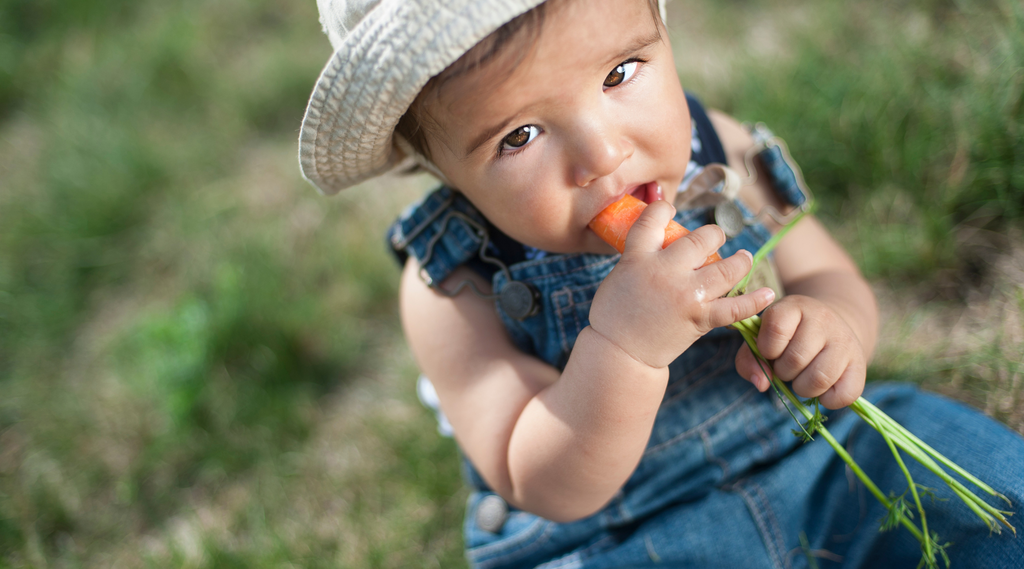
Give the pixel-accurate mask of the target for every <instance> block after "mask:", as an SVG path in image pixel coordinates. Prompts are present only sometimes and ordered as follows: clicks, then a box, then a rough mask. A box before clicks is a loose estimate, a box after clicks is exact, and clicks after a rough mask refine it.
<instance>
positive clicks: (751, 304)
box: [701, 288, 775, 333]
mask: <svg viewBox="0 0 1024 569" xmlns="http://www.w3.org/2000/svg"><path fill="white" fill-rule="evenodd" d="M773 300H775V292H774V291H772V289H770V288H762V289H758V290H756V291H754V292H752V293H750V294H741V295H740V296H733V297H724V298H716V299H715V300H712V301H711V302H709V303H708V304H707V305H706V306H707V308H706V309H705V310H704V318H703V319H704V321H703V322H702V323H701V327H702V328H703V332H705V333H707V332H709V331H710V330H711V329H712V328H718V327H720V326H728V325H730V324H733V323H735V322H739V321H740V320H744V319H747V318H750V317H751V316H753V315H755V314H757V313H758V312H761V311H762V310H764V309H765V307H767V306H768V305H769V304H771V303H772V301H773Z"/></svg>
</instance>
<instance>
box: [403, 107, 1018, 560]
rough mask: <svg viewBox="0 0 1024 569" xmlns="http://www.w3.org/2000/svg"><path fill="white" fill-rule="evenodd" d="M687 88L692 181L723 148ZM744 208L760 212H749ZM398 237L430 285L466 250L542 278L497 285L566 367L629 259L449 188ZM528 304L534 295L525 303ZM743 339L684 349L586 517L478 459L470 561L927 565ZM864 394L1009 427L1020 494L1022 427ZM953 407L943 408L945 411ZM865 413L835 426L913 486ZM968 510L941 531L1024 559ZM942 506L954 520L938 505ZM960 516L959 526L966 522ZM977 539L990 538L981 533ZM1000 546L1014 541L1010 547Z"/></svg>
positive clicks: (902, 390)
mask: <svg viewBox="0 0 1024 569" xmlns="http://www.w3.org/2000/svg"><path fill="white" fill-rule="evenodd" d="M687 99H688V103H689V107H690V114H691V117H692V119H693V127H694V133H693V140H694V143H693V159H692V161H691V164H690V165H689V166H690V167H689V169H688V173H687V178H686V179H684V182H683V183H684V185H685V184H686V183H687V181H688V180H690V179H692V178H693V175H695V174H696V173H697V172H698V171H699V170H700V168H701V167H703V166H705V165H707V164H709V163H713V162H720V163H724V162H725V154H724V152H723V151H722V147H721V143H720V142H719V140H718V137H717V135H716V134H715V132H714V129H713V128H712V127H711V124H710V122H709V121H708V119H707V116H706V114H705V113H704V110H703V109H702V108H701V106H700V104H699V103H698V102H697V101H696V100H695V99H693V98H691V97H689V96H688V97H687ZM772 177H773V184H774V185H776V186H777V187H778V186H779V185H785V184H786V183H787V182H786V179H785V176H772ZM778 189H779V191H780V193H781V194H783V195H785V193H786V192H790V193H792V188H790V187H783V188H778ZM739 205H740V207H741V209H742V204H739ZM743 214H744V215H745V216H747V217H751V212H749V211H746V210H743ZM711 215H713V214H712V212H711V211H710V208H708V207H700V208H695V209H688V210H685V209H684V210H680V211H678V213H677V215H676V218H675V219H676V221H678V222H679V223H681V224H682V225H684V226H685V227H687V228H688V229H691V230H692V229H695V228H697V227H699V226H701V225H704V224H706V223H710V222H713V219H711V218H710V216H711ZM769 238H770V235H769V233H768V231H767V230H766V229H765V228H764V227H763V226H761V225H760V224H757V223H753V224H750V225H747V226H745V227H744V228H743V229H742V231H741V232H740V233H739V234H738V235H736V236H735V237H733V238H731V239H729V240H728V241H727V242H726V244H725V245H724V246H723V247H722V248H721V249H720V253H721V255H722V257H726V256H728V255H731V254H732V253H734V252H735V251H737V250H738V249H740V248H744V249H747V250H749V251H751V252H754V251H756V250H757V249H758V248H759V247H760V246H761V245H762V244H763V243H764V242H765V241H766V240H767V239H769ZM389 241H390V242H391V245H392V247H393V248H394V250H395V251H396V252H397V253H398V254H399V257H400V259H401V260H404V256H405V255H408V254H412V255H415V256H416V258H417V259H418V260H419V261H420V263H421V265H422V266H423V267H424V274H423V275H422V276H423V277H424V279H425V280H426V281H427V282H428V283H439V282H441V281H442V280H443V279H444V278H445V277H447V276H448V275H449V274H450V273H451V272H452V271H453V270H454V269H455V267H457V266H459V265H462V264H466V265H467V266H469V267H470V268H472V269H474V270H476V271H477V272H479V273H481V274H483V275H486V276H487V277H488V278H491V280H492V284H493V290H494V291H502V290H503V289H505V287H506V286H507V285H509V283H512V282H518V283H528V285H529V287H532V290H531V292H532V294H533V295H534V296H533V297H532V298H526V299H525V300H524V299H522V298H519V299H518V300H519V301H520V302H518V303H516V302H513V303H512V304H511V305H509V304H508V303H506V302H504V299H498V300H497V301H496V309H497V311H498V314H499V315H500V317H501V320H502V322H503V323H504V324H505V326H506V328H507V330H508V333H509V335H510V337H511V339H512V341H513V342H514V343H515V344H516V346H517V347H519V349H521V350H523V351H524V352H527V353H530V354H534V355H536V356H537V357H539V358H541V359H542V360H544V361H546V362H547V363H549V364H550V365H552V366H555V367H556V368H558V369H562V368H564V366H565V364H566V362H567V360H568V358H569V353H570V351H571V349H572V346H573V343H574V342H575V340H576V337H577V335H578V334H579V333H580V331H581V330H582V329H583V328H584V327H585V326H587V324H588V314H589V310H590V303H591V300H592V299H593V297H594V294H595V292H596V290H597V287H598V286H599V285H600V284H601V282H602V281H603V279H604V278H605V277H606V276H607V275H608V273H609V272H610V271H611V270H612V268H613V267H614V266H615V264H616V262H617V261H618V259H619V256H618V255H611V256H605V255H594V254H568V255H555V254H545V253H544V252H541V251H536V250H531V249H529V248H525V247H523V246H522V245H520V244H518V243H516V242H514V241H511V240H510V239H509V238H507V237H505V236H504V235H502V234H501V232H500V231H498V230H497V229H496V228H494V227H493V226H491V225H490V224H489V222H488V221H487V220H486V219H485V218H483V216H481V215H480V214H479V212H477V211H476V210H475V208H473V206H472V205H471V204H470V203H469V202H468V201H467V200H465V198H463V197H462V196H461V195H460V194H458V193H456V192H453V191H452V190H450V189H448V188H441V189H439V190H436V191H434V192H433V193H431V194H429V195H428V196H427V197H426V198H425V199H424V200H423V201H421V202H420V203H418V204H415V205H414V206H412V207H411V208H409V209H408V210H407V211H406V212H405V213H404V214H403V215H402V217H401V218H400V219H399V220H398V222H396V223H395V225H393V226H392V227H391V229H390V231H389ZM495 260H497V262H495ZM463 294H470V292H468V291H466V292H463ZM528 296H529V295H528ZM522 302H526V304H527V305H532V308H531V307H529V306H528V307H527V308H523V305H522ZM510 312H512V314H510ZM513 315H515V316H518V317H514V316H513ZM741 344H742V339H741V338H740V336H739V334H738V333H736V332H734V331H732V330H729V329H724V328H723V329H716V330H713V331H712V332H710V333H709V334H707V335H706V336H705V337H703V338H702V339H700V340H699V341H697V342H696V343H695V344H693V346H692V347H690V348H689V349H688V350H686V351H685V352H684V353H683V354H682V355H681V356H680V357H679V358H678V359H677V360H676V361H674V362H672V364H671V365H670V366H669V369H670V380H669V383H668V387H667V389H666V391H665V396H664V399H663V401H662V403H661V407H660V408H659V410H658V414H657V419H656V421H655V423H654V427H653V430H652V432H651V436H650V440H649V441H648V443H647V448H646V451H645V452H644V455H643V457H642V459H641V461H640V463H639V464H638V466H637V467H636V470H635V471H634V472H633V474H632V475H631V476H630V478H629V479H628V480H627V481H626V483H625V485H624V486H623V487H622V488H621V489H620V490H619V492H618V493H617V494H616V495H615V496H614V497H613V498H612V500H611V501H610V502H609V503H608V504H607V505H606V506H605V507H604V508H603V509H602V510H601V511H599V512H597V513H596V514H594V515H592V516H590V517H588V518H585V519H582V520H579V521H576V522H572V523H565V524H560V523H556V522H552V521H549V520H545V519H542V518H540V517H537V516H535V515H533V514H530V513H527V512H523V511H519V510H516V509H514V508H511V509H510V508H509V507H508V506H507V504H505V503H504V501H502V500H501V498H500V497H498V496H497V495H495V494H494V493H493V492H492V491H491V490H490V489H489V488H488V487H487V485H486V483H485V482H484V481H483V479H482V478H481V477H480V476H479V474H478V473H477V472H476V470H475V469H474V468H473V466H472V464H470V463H469V462H468V461H465V462H464V464H465V469H464V473H465V478H466V480H467V482H468V484H469V485H470V486H471V488H472V490H473V491H472V494H471V496H470V499H469V504H468V508H467V515H466V521H465V527H464V532H465V539H466V554H467V558H468V560H469V562H470V564H471V565H472V566H474V567H479V568H484V569H496V568H504V567H544V568H548V569H550V568H555V567H559V568H584V567H585V568H598V567H602V568H603V567H609V568H611V567H647V566H652V567H653V566H658V567H729V568H734V567H765V568H775V569H782V568H789V567H808V566H809V563H810V560H811V559H813V560H814V562H815V564H816V565H817V566H818V567H829V566H838V565H837V563H839V562H844V561H845V562H846V565H844V566H852V567H914V566H916V564H917V560H918V558H919V550H918V547H917V542H916V541H914V540H913V538H912V537H910V536H909V534H907V533H906V532H905V531H903V532H892V533H887V534H879V533H878V532H877V531H876V530H877V520H878V519H880V518H881V516H882V514H883V513H884V512H882V510H881V507H880V506H878V505H877V503H875V502H874V498H872V497H871V496H870V495H868V494H866V493H865V492H864V491H863V489H862V488H860V487H859V486H858V485H856V484H853V483H852V482H851V480H852V479H850V478H848V476H847V475H846V472H845V468H844V465H843V463H842V462H840V461H839V460H838V458H836V457H835V455H834V453H833V451H832V450H831V448H830V447H828V446H827V445H826V444H825V442H824V441H815V442H814V443H811V444H808V445H802V444H801V443H800V441H799V440H798V439H797V438H796V437H795V436H794V435H793V433H792V429H793V428H795V427H796V425H795V423H794V422H793V419H792V418H791V417H790V415H789V413H788V412H787V411H786V410H785V409H784V408H783V407H782V405H781V403H780V402H779V401H778V400H777V399H776V398H775V397H774V395H772V394H771V393H770V392H769V393H763V394H762V393H759V392H758V391H757V390H756V389H754V388H753V386H752V385H751V384H750V383H749V382H747V381H745V380H744V379H743V378H741V377H739V375H738V374H736V371H735V367H734V364H733V360H734V357H735V354H736V352H737V350H738V349H739V347H740V346H741ZM865 395H866V396H867V397H868V398H869V399H872V400H874V401H875V402H876V404H879V405H880V406H882V407H883V408H890V407H891V408H892V409H897V410H899V409H902V408H906V410H907V411H908V416H906V417H903V416H897V417H895V418H896V419H897V420H900V421H905V424H907V426H909V427H911V429H912V430H915V432H917V433H918V434H919V435H922V436H923V435H924V434H925V433H926V432H927V431H928V426H927V425H917V426H916V427H915V426H914V424H915V423H922V422H924V423H927V422H928V421H929V420H931V421H932V422H933V423H934V422H936V420H937V418H938V417H941V416H947V417H959V419H958V420H959V421H961V422H963V424H971V425H979V426H978V427H977V428H978V429H979V430H982V431H985V432H986V435H985V437H986V439H990V440H998V441H1001V442H1000V444H1002V445H1004V446H1003V447H1002V448H1006V449H1011V450H1012V451H1013V452H1015V454H1013V452H1012V453H1011V455H1012V456H1015V457H1016V463H1015V465H1014V466H1013V467H1012V468H1010V472H1009V473H1008V474H1007V475H1006V476H1003V477H1002V478H1004V479H1005V480H1003V482H1004V485H1003V486H1002V487H1001V490H1002V491H1003V492H1004V493H1007V494H1008V495H1009V494H1011V493H1013V492H1018V494H1019V492H1020V489H1021V486H1022V480H1024V440H1022V439H1020V437H1019V436H1017V435H1016V434H1015V433H1012V432H1009V431H1008V430H1007V429H1005V428H1003V427H1002V426H1001V425H998V424H996V423H994V422H992V421H990V420H988V419H987V418H985V417H983V416H981V415H980V414H978V413H975V412H972V411H970V410H967V409H966V408H963V407H962V406H959V405H958V404H955V403H952V402H949V401H946V400H943V399H939V398H937V397H934V396H929V395H925V394H922V393H920V392H918V391H917V390H915V389H913V388H912V387H909V386H900V385H877V386H876V385H872V389H869V390H867V391H866V392H865ZM901 406H902V407H901ZM922 406H923V408H920V407H922ZM892 409H889V412H892ZM940 410H941V413H942V414H944V415H942V414H937V413H940ZM858 423H859V419H857V418H856V417H855V416H854V415H853V414H852V413H849V412H847V411H840V412H835V413H831V414H830V416H829V420H828V423H827V426H828V428H829V429H830V431H832V432H833V434H834V435H835V436H836V437H837V438H838V439H839V440H840V441H844V442H845V443H846V444H847V445H848V446H849V447H850V450H851V452H854V453H855V454H854V457H855V459H857V460H858V462H860V463H861V466H862V467H864V468H865V469H866V470H868V471H869V472H873V473H874V474H872V477H873V478H874V477H876V476H877V477H878V478H876V479H875V481H876V483H878V484H879V486H880V487H881V488H883V491H885V490H888V489H892V490H894V491H896V493H897V494H899V493H901V492H902V491H903V490H904V489H905V488H906V482H905V481H901V478H900V475H899V471H898V470H896V469H895V468H894V462H893V459H892V456H891V455H888V454H887V449H886V447H885V446H884V443H882V441H881V439H880V438H879V437H878V436H877V435H875V434H874V433H873V432H871V431H870V429H867V428H865V427H864V426H861V425H858ZM908 423H909V424H908ZM940 427H941V428H948V423H946V422H945V421H942V420H940V421H938V424H937V425H932V426H931V428H932V430H933V431H935V430H939V428H940ZM922 431H924V432H922ZM993 433H994V434H993ZM854 435H856V436H854ZM943 437H946V438H948V437H947V435H943ZM1000 437H1001V438H1000ZM925 440H928V439H927V438H926V439H925ZM985 444H988V443H985ZM993 444H995V443H993ZM933 446H940V445H938V444H934V445H933ZM862 447H863V448H862ZM996 448H999V447H996ZM940 450H942V449H940ZM947 452H949V451H948V450H947ZM950 454H952V455H956V454H957V453H955V452H950ZM975 454H977V453H975ZM961 455H962V456H960V457H959V458H956V457H955V458H954V460H964V461H965V462H967V463H968V464H970V462H971V460H987V459H988V458H987V457H986V453H984V452H983V453H981V454H980V455H978V456H976V457H975V458H973V459H972V458H970V457H971V456H975V455H974V454H970V453H961ZM967 455H970V456H967ZM1010 460H1014V459H1012V458H1011V459H1010ZM965 466H967V465H966V464H965ZM968 468H970V467H968ZM983 468H984V467H983ZM988 470H991V469H990V468H984V470H982V471H983V472H987V471H988ZM894 471H895V472H894ZM923 480H927V482H923V483H925V484H928V485H930V486H937V484H936V480H934V479H928V478H927V477H926V476H923V475H920V480H919V481H923ZM1008 481H1012V482H1008ZM992 482H993V483H994V484H999V481H998V480H993V481H992ZM997 487H998V486H997ZM940 494H941V492H940ZM933 509H935V510H938V507H936V508H933ZM962 510H966V508H962V509H957V508H952V513H951V514H947V517H949V518H950V519H951V520H955V524H954V525H955V528H947V534H948V535H947V534H943V535H942V537H943V539H946V540H951V539H952V538H954V537H955V538H957V541H958V542H961V543H964V545H963V546H962V551H960V550H957V549H951V552H952V553H954V554H959V553H963V556H964V557H965V559H968V560H970V559H975V560H977V559H980V557H979V555H996V556H998V555H1006V556H1007V557H1005V559H1004V561H1005V563H1004V562H1003V561H994V560H995V559H997V558H998V557H993V558H991V559H990V562H993V563H996V564H995V565H990V564H987V565H986V566H992V567H1024V561H1021V560H1020V559H1022V558H1024V553H1022V551H1024V550H1021V548H1020V544H1019V542H1021V541H1024V540H1017V541H1015V542H1006V540H1005V539H1003V540H1002V541H996V540H998V539H999V538H994V539H993V540H992V541H988V540H985V539H975V537H977V536H981V537H985V536H987V535H988V532H987V530H986V529H985V528H984V526H983V525H981V524H980V522H975V521H972V520H971V519H970V517H969V512H966V513H965V512H964V511H962ZM960 514H964V515H962V516H961V515H960ZM936 517H937V518H940V519H941V515H940V514H936ZM929 521H930V524H931V523H932V522H931V518H929ZM935 523H940V522H938V521H936V522H935ZM940 525H941V524H940ZM979 526H980V527H979ZM954 529H957V530H958V531H959V533H955V535H954V531H953V530H954ZM965 531H966V532H967V533H966V534H965V533H964V532H965ZM971 532H973V533H971ZM974 542H977V543H978V545H976V546H973V547H972V546H971V543H974ZM997 544H1003V545H1002V548H1003V549H999V547H1000V546H999V545H997ZM1006 544H1009V545H1006ZM994 547H995V549H993V548H994ZM1008 547H1009V549H1008ZM1014 547H1015V548H1014ZM990 550H991V551H992V553H982V552H989V551H990ZM1009 559H1016V561H1013V563H1017V565H1013V564H1006V563H1011V562H1010V561H1007V560H1009ZM967 563H968V565H958V567H962V566H973V565H970V563H973V561H967ZM986 563H989V562H986ZM999 563H1003V564H999Z"/></svg>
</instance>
